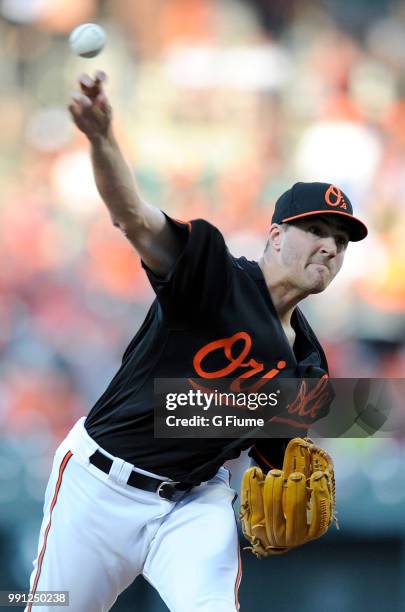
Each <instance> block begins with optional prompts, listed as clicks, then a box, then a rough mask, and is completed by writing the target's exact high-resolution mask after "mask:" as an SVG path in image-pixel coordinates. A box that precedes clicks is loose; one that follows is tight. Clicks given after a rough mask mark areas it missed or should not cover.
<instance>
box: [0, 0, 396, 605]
mask: <svg viewBox="0 0 405 612" xmlns="http://www.w3.org/2000/svg"><path fill="white" fill-rule="evenodd" d="M86 21H97V22H98V23H100V24H101V25H102V26H103V27H104V28H105V29H106V31H107V35H108V45H107V48H106V50H105V52H104V53H103V55H102V56H101V57H99V58H96V59H93V60H83V59H80V58H77V57H75V56H73V55H72V54H71V53H70V51H69V48H68V44H67V37H68V34H69V32H70V31H71V29H72V28H73V27H75V26H76V25H78V24H79V23H82V22H86ZM0 37H1V40H2V44H1V46H0V71H1V80H0V91H1V98H0V133H1V139H0V187H1V201H0V256H1V262H2V264H1V266H0V321H1V323H0V351H1V362H0V557H1V565H0V590H12V589H25V588H26V587H27V581H28V576H29V573H30V571H31V561H32V558H33V557H34V554H35V549H36V545H37V536H38V529H39V524H40V520H41V510H42V499H43V493H44V489H45V483H46V479H47V476H48V473H49V469H50V465H51V460H52V454H53V451H54V449H55V447H56V444H57V442H58V440H60V439H61V438H62V437H63V436H64V435H65V433H66V432H67V430H68V429H69V428H70V426H71V425H72V424H73V422H74V421H75V420H76V419H77V418H78V417H79V416H81V415H83V414H86V413H87V412H88V410H89V409H90V407H91V406H92V404H93V402H94V401H95V400H96V399H97V397H98V396H99V394H100V393H101V392H102V391H103V390H104V388H105V386H106V384H107V382H108V381H109V380H110V378H111V376H112V375H113V373H114V372H115V370H116V368H117V366H118V364H119V361H120V357H121V355H122V353H123V350H124V348H125V346H126V344H127V342H128V341H129V339H130V337H131V336H132V335H133V333H134V331H135V329H136V328H137V327H138V325H139V324H140V322H141V321H142V319H143V316H144V314H145V312H146V309H147V306H148V304H149V303H150V301H151V300H152V298H153V295H152V291H151V289H150V288H149V286H148V284H147V281H146V278H145V276H144V274H143V273H142V271H141V267H140V265H139V261H138V259H137V256H136V254H135V253H134V252H133V251H132V249H131V247H130V246H129V244H127V243H126V241H125V240H124V239H123V238H122V236H121V235H120V233H119V231H118V230H116V229H115V228H114V227H113V226H112V224H111V222H110V219H109V216H108V214H107V212H106V210H105V208H104V207H103V205H102V203H101V201H100V199H99V197H98V195H97V193H96V190H95V187H94V184H93V181H92V176H91V170H90V163H89V157H88V146H87V143H86V141H85V139H84V138H83V137H82V136H81V135H80V134H79V132H78V131H77V130H76V129H75V128H74V127H73V125H72V124H71V122H70V120H69V117H68V113H67V111H66V104H67V102H68V100H69V97H70V93H71V92H72V91H73V90H74V89H75V81H76V78H77V76H78V75H79V74H80V73H81V72H83V71H90V72H91V73H93V72H94V70H95V69H96V68H102V69H104V70H105V71H106V72H107V73H108V75H109V82H108V94H109V96H110V98H111V101H112V104H113V107H114V111H115V129H116V133H117V136H118V138H119V140H120V142H121V143H122V146H123V148H124V150H125V154H126V156H127V159H128V160H129V161H130V163H131V165H132V167H133V169H134V173H135V174H136V176H137V179H138V181H139V184H140V186H141V190H142V192H143V194H144V195H145V196H146V198H147V199H148V200H149V201H150V202H152V203H154V204H156V205H158V206H160V207H162V208H163V209H164V210H165V211H167V212H168V213H170V214H173V215H174V216H176V217H179V218H185V219H186V218H194V217H197V216H198V217H205V218H207V219H209V220H210V221H211V222H212V223H214V224H216V225H217V226H218V227H219V228H220V229H221V230H222V232H223V233H224V234H225V236H226V238H227V241H228V244H229V246H230V248H231V251H232V252H233V253H234V254H236V255H239V254H242V253H243V254H245V255H246V256H248V257H251V258H256V257H258V255H259V254H260V252H261V249H262V247H263V244H264V243H265V239H266V231H267V228H268V225H269V220H270V217H271V214H272V209H273V205H274V202H275V199H276V198H277V197H278V195H280V194H281V193H282V191H283V190H285V189H286V188H288V187H289V186H290V185H291V184H292V183H293V182H295V181H297V180H321V181H330V182H335V183H337V184H338V185H339V186H341V187H342V188H343V189H344V190H345V191H347V193H348V194H349V195H350V197H351V199H352V201H353V203H354V206H355V212H356V213H357V214H358V215H359V216H361V218H362V219H364V220H365V221H366V222H367V224H368V225H369V228H370V236H369V238H368V239H367V240H366V241H364V243H361V244H359V245H352V246H351V247H350V248H349V251H348V254H347V260H346V262H345V266H344V268H343V271H342V273H341V277H340V278H338V279H337V280H336V281H335V283H334V285H333V286H332V287H331V288H330V289H329V290H328V291H327V292H326V294H325V295H321V296H317V297H314V298H313V299H310V300H308V301H307V303H306V305H305V309H306V311H307V313H308V315H309V317H310V320H311V321H312V323H313V326H314V327H315V329H316V330H317V331H318V332H319V335H320V337H321V338H322V340H323V343H324V344H325V348H326V352H327V355H328V357H329V360H330V365H331V368H332V373H333V375H334V376H336V377H350V376H364V377H381V378H382V377H388V378H400V377H403V376H404V372H405V348H404V340H405V316H404V313H405V280H404V279H405V239H404V235H405V6H404V4H403V3H402V2H399V1H394V0H324V1H319V2H317V1H310V0H251V1H247V0H245V1H242V0H114V1H113V0H110V1H107V0H104V1H97V0H1V1H0ZM327 446H328V448H329V449H330V450H331V452H332V454H333V456H334V458H335V461H336V468H337V470H336V471H337V487H338V510H339V517H340V523H341V531H340V532H334V531H332V533H330V534H329V535H328V536H327V537H326V538H324V539H323V540H322V542H320V543H319V544H312V545H311V546H308V548H307V549H305V550H304V549H303V550H299V551H297V552H295V553H290V554H289V555H288V556H287V557H280V558H274V559H270V560H268V561H262V562H259V561H257V560H256V559H254V558H251V555H249V554H246V555H244V570H245V571H244V573H245V578H244V580H243V581H242V587H241V592H240V599H241V603H242V610H244V611H245V612H260V611H265V610H277V611H288V612H290V611H295V610H299V611H300V612H306V611H309V610H311V611H312V612H318V611H319V612H320V611H324V610H328V612H330V611H331V612H335V611H336V612H340V611H343V610H344V611H349V612H351V611H360V610H363V609H364V610H366V609H367V610H371V611H376V612H377V611H378V612H380V611H381V610H384V611H385V612H390V611H398V610H405V543H404V542H405V540H404V538H405V521H404V516H405V446H404V444H403V441H401V440H388V439H384V440H381V439H380V440H338V441H337V440H336V441H335V440H328V441H327ZM234 468H235V473H236V478H235V483H236V484H235V486H237V480H238V478H237V475H238V470H239V469H240V468H238V466H234ZM179 579H181V576H180V577H179ZM290 581H291V582H290ZM163 609H164V606H163V604H161V603H160V602H159V599H158V597H157V596H156V595H155V594H154V593H153V592H152V591H151V589H150V588H149V587H148V586H147V585H146V583H145V582H143V581H142V580H138V581H136V583H135V585H133V587H131V588H130V589H129V590H128V591H127V592H126V593H125V594H124V595H123V596H122V597H120V599H119V600H118V602H117V604H116V606H115V607H114V610H117V611H119V610H121V611H130V610H141V611H145V612H152V611H158V610H163ZM83 612H84V611H83Z"/></svg>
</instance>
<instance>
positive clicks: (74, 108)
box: [68, 70, 112, 140]
mask: <svg viewBox="0 0 405 612" xmlns="http://www.w3.org/2000/svg"><path fill="white" fill-rule="evenodd" d="M106 79H107V75H106V74H105V72H103V71H101V70H98V71H97V72H96V74H95V77H94V78H91V77H90V76H89V75H87V74H82V75H81V77H80V78H79V86H80V91H76V92H74V93H73V95H72V101H71V103H70V104H69V106H68V108H69V111H70V114H71V116H72V119H73V121H74V123H75V124H76V126H77V127H78V128H79V130H81V131H82V132H83V133H84V134H86V136H87V138H88V139H89V140H93V139H95V138H98V137H100V136H101V137H105V136H107V135H108V131H109V129H110V126H111V119H112V108H111V106H110V104H109V102H108V100H107V97H106V95H105V92H104V89H103V83H104V82H105V81H106Z"/></svg>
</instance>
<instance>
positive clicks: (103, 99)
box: [94, 91, 111, 112]
mask: <svg viewBox="0 0 405 612" xmlns="http://www.w3.org/2000/svg"><path fill="white" fill-rule="evenodd" d="M94 102H95V104H96V105H97V106H98V107H99V108H101V109H102V110H103V111H105V112H107V111H111V106H110V104H109V102H108V100H107V96H106V95H105V93H104V92H103V91H101V92H100V93H99V94H98V96H97V97H96V99H95V100H94Z"/></svg>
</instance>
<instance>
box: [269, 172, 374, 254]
mask: <svg viewBox="0 0 405 612" xmlns="http://www.w3.org/2000/svg"><path fill="white" fill-rule="evenodd" d="M315 215H339V218H340V219H341V221H342V222H344V225H345V226H346V229H347V231H348V233H349V240H352V241H353V242H358V241H359V240H363V238H365V237H366V236H367V234H368V230H367V227H366V226H365V225H364V223H363V222H362V221H360V220H359V219H357V218H356V217H353V206H352V204H351V202H350V200H349V198H348V197H347V195H346V194H345V193H343V191H342V190H341V189H339V187H336V185H332V184H331V183H295V185H293V186H292V187H291V189H288V190H287V191H286V192H285V193H283V195H281V196H280V197H279V199H278V200H277V202H276V206H275V209H274V213H273V217H272V220H271V222H272V223H289V222H292V221H295V220H297V219H303V218H305V217H309V216H315Z"/></svg>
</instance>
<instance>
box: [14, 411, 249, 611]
mask: <svg viewBox="0 0 405 612" xmlns="http://www.w3.org/2000/svg"><path fill="white" fill-rule="evenodd" d="M84 420H85V419H84V417H83V418H82V419H80V420H79V421H78V422H77V423H76V425H75V426H74V427H73V429H72V430H71V431H70V433H69V434H68V436H67V437H66V438H65V440H64V441H63V442H62V444H61V445H60V446H59V448H58V449H57V451H56V453H55V458H54V462H53V467H52V472H51V476H50V479H49V482H48V486H47V489H46V493H45V503H44V518H43V522H42V526H41V530H40V536H39V544H38V555H37V558H36V559H35V560H34V562H33V565H34V570H33V572H32V574H31V580H30V590H31V592H34V591H35V592H37V591H68V592H69V606H68V607H64V608H61V609H62V610H69V611H70V612H104V611H106V610H110V608H111V607H112V606H113V604H114V602H115V600H116V599H117V597H118V595H119V594H120V593H121V592H122V591H123V590H124V589H125V588H126V587H128V586H129V585H130V584H131V583H132V582H133V580H134V578H135V577H136V576H138V575H139V574H142V575H143V576H144V577H145V578H146V580H148V582H150V584H151V585H152V586H154V587H155V588H156V589H157V591H158V592H159V594H160V596H161V597H162V599H163V600H164V602H165V603H166V605H167V606H168V607H169V609H170V610H171V611H172V612H193V611H194V610H195V611H196V612H197V611H201V612H231V611H232V612H234V611H235V610H238V609H239V604H238V597H237V591H238V587H239V583H240V578H241V565H240V555H239V543H238V534H237V528H236V522H235V517H234V512H233V507H232V502H233V499H234V496H235V492H234V491H233V490H232V489H231V488H230V486H229V472H228V470H226V469H225V468H223V467H222V468H220V469H219V470H218V472H217V474H216V475H215V477H214V478H212V479H211V480H210V481H208V482H206V483H203V484H202V485H200V486H199V487H194V488H193V489H192V490H191V491H190V492H189V493H186V494H185V496H184V497H183V498H182V499H181V500H180V501H179V502H177V503H176V502H171V501H167V500H165V499H161V498H159V497H158V495H157V494H156V493H151V492H148V491H143V490H141V489H136V488H134V487H131V486H129V485H127V484H126V482H127V480H128V477H129V474H130V473H131V471H132V469H134V468H133V466H132V465H131V464H129V463H126V462H125V461H122V460H121V459H118V458H114V457H113V456H112V455H110V454H109V453H107V452H106V451H104V450H103V449H101V448H100V447H99V446H98V444H97V443H96V442H95V441H94V440H93V439H92V438H90V436H89V435H88V434H87V432H86V430H85V428H84ZM97 449H98V450H100V451H102V452H103V453H105V454H106V455H107V456H108V457H110V458H111V459H113V465H112V467H111V470H110V473H109V474H105V473H104V472H102V471H101V470H99V469H98V468H96V467H95V466H93V465H92V464H90V462H89V457H90V456H91V455H92V454H93V453H94V452H95V451H96V450H97ZM135 470H137V471H139V472H141V473H143V474H147V475H151V476H155V477H156V474H151V473H150V472H146V471H145V470H141V469H138V468H135ZM162 479H163V478H162ZM166 480H167V479H166ZM37 608H38V609H39V610H41V611H42V610H46V611H47V612H55V609H57V608H55V607H50V606H46V605H43V606H33V608H32V610H33V611H35V610H36V609H37ZM25 610H26V612H31V607H30V605H28V606H27V607H26V609H25ZM133 610H134V612H136V611H137V610H139V608H138V607H137V602H136V601H134V606H133ZM142 612H146V611H145V610H143V611H142Z"/></svg>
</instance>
